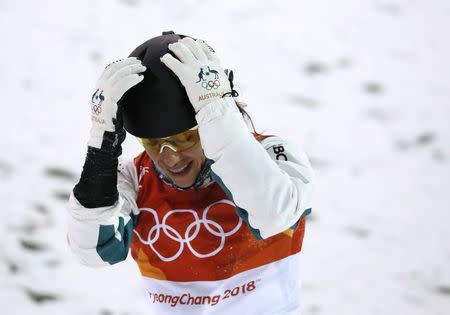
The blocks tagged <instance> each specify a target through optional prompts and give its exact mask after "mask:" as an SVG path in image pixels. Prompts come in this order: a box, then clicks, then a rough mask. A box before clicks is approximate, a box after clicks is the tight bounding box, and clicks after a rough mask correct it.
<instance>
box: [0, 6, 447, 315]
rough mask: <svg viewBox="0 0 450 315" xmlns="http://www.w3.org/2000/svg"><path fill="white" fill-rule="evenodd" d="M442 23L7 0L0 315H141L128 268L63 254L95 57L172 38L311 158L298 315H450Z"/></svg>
mask: <svg viewBox="0 0 450 315" xmlns="http://www.w3.org/2000/svg"><path fill="white" fill-rule="evenodd" d="M449 16H450V2H448V1H445V0H432V1H426V0H347V1H332V0H316V1H305V0H300V1H293V0H288V1H256V0H251V1H245V2H244V1H237V0H232V1H231V0H230V1H224V2H222V3H218V2H217V1H209V2H205V1H198V0H197V1H195V0H188V1H157V0H155V1H144V0H120V1H119V0H115V1H106V0H95V1H93V0H91V1H87V0H78V1H56V0H45V1H29V0H28V1H26V0H15V1H13V0H9V1H8V0H4V1H1V2H0V30H1V39H2V40H1V49H0V69H1V71H0V87H1V92H2V93H1V94H2V97H3V98H2V104H1V105H0V106H1V108H2V110H3V115H1V118H0V122H1V123H0V134H1V135H2V136H1V137H0V148H1V150H0V200H1V206H2V211H3V220H2V221H1V223H0V239H1V240H2V242H1V245H0V279H1V280H0V302H1V305H2V314H7V315H10V314H11V315H12V314H37V315H38V314H49V313H52V312H53V313H57V312H58V313H60V312H61V311H64V313H65V314H86V315H87V314H100V315H107V314H111V315H112V314H114V315H119V314H120V315H125V314H130V315H131V314H148V312H147V309H146V305H145V298H144V294H143V292H142V290H141V289H140V283H139V276H138V270H137V268H136V266H135V265H134V262H133V261H131V260H128V261H127V262H125V263H122V264H119V265H117V266H113V267H110V268H106V269H89V268H86V267H83V266H81V265H79V264H78V263H77V261H76V260H75V258H74V257H73V256H72V255H71V254H70V252H69V251H68V249H67V247H66V244H65V216H66V213H65V201H66V198H67V196H68V194H69V192H70V190H71V189H72V187H73V185H74V184H75V183H76V181H77V179H78V176H79V173H80V171H81V167H82V165H83V160H84V154H85V151H86V140H87V135H88V132H89V123H90V120H89V115H90V114H89V99H90V95H91V93H92V88H93V87H94V84H95V81H96V79H97V77H98V75H99V74H100V73H101V71H102V69H103V67H104V65H106V64H107V63H108V62H110V61H112V60H114V59H117V58H120V57H123V56H126V55H127V54H128V53H130V52H131V50H132V49H133V48H134V47H136V46H137V45H138V44H140V43H142V42H143V41H145V40H147V39H148V38H150V37H153V36H157V35H159V34H160V33H161V32H162V31H164V30H171V29H172V30H174V31H176V32H179V33H184V34H189V35H192V36H195V37H201V38H203V39H206V40H207V41H208V42H209V43H210V44H211V45H212V46H213V47H215V49H216V50H217V52H218V54H219V56H220V57H221V60H222V64H223V65H224V66H225V67H230V68H232V69H234V71H235V77H236V81H237V83H238V84H239V86H240V88H241V90H242V93H241V94H242V96H243V99H244V100H245V101H247V102H248V104H249V107H248V108H249V110H250V112H251V114H252V116H253V119H254V121H255V123H256V125H257V129H258V130H260V131H262V130H265V131H267V132H268V133H275V134H278V135H281V136H283V137H286V138H288V139H290V140H291V141H293V142H295V143H296V144H297V145H299V146H302V147H303V148H304V149H305V150H306V152H307V153H308V155H309V156H310V157H311V160H312V163H313V166H314V168H315V170H316V174H317V182H316V191H315V195H314V206H315V207H314V209H313V215H312V216H311V219H310V221H309V225H308V228H307V235H306V238H305V244H304V247H303V286H304V292H303V293H304V295H303V300H304V309H305V312H304V314H311V315H313V314H314V315H315V314H334V315H340V314H342V315H344V314H383V315H384V314H410V315H432V314H448V313H449V309H450V268H449V265H450V241H449V240H450V231H449V222H450V192H449V188H448V186H449V184H450V146H449V143H450V128H449V126H448V125H449V124H448V120H449V118H450V89H449V84H450V60H449V58H448V56H450V36H449V31H450V20H449V18H448V17H449ZM139 150H140V148H139V146H138V144H137V143H136V141H134V139H132V137H128V139H127V141H126V144H125V153H124V154H125V155H126V156H128V157H132V156H134V155H135V154H136V153H137V152H139Z"/></svg>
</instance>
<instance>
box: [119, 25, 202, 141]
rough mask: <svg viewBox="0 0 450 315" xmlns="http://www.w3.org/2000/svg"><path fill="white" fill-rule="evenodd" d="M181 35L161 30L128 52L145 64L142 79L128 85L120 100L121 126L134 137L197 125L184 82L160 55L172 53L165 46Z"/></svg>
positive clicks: (167, 133) (168, 133)
mask: <svg viewBox="0 0 450 315" xmlns="http://www.w3.org/2000/svg"><path fill="white" fill-rule="evenodd" d="M183 37H186V36H184V35H179V34H175V33H174V32H173V31H169V32H163V34H162V35H161V36H158V37H154V38H152V39H149V40H148V41H146V42H145V43H143V44H142V45H140V46H139V47H137V48H136V49H135V50H133V52H132V53H131V54H130V57H136V58H138V59H139V60H141V61H142V64H143V65H144V66H146V67H147V70H146V71H145V72H144V73H143V74H144V80H142V81H141V82H140V83H139V84H137V85H135V86H134V87H132V88H131V89H129V90H128V91H127V92H126V93H125V94H124V95H123V97H122V98H121V99H120V101H119V106H120V107H122V114H123V115H122V117H123V124H124V128H125V130H126V131H128V132H129V133H131V134H132V135H134V136H136V137H140V138H162V137H168V136H172V135H174V134H177V133H180V132H182V131H185V130H188V129H190V128H192V127H194V126H195V125H197V121H196V120H195V112H194V109H193V107H192V105H191V103H190V102H189V98H188V96H187V94H186V90H185V88H184V86H183V85H182V84H181V82H180V80H179V79H178V77H177V76H176V75H175V74H174V73H173V72H172V70H170V69H169V68H167V67H166V65H165V64H163V63H162V62H161V60H160V59H159V58H160V57H162V56H163V55H164V54H166V53H171V52H170V51H169V49H168V45H169V44H170V43H174V42H177V41H178V40H179V39H181V38H183ZM171 54H172V53H171ZM172 55H173V54H172ZM173 56H174V57H175V55H173Z"/></svg>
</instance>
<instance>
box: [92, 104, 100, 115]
mask: <svg viewBox="0 0 450 315" xmlns="http://www.w3.org/2000/svg"><path fill="white" fill-rule="evenodd" d="M92 112H93V113H94V114H96V115H100V114H101V113H102V106H101V105H95V104H92Z"/></svg>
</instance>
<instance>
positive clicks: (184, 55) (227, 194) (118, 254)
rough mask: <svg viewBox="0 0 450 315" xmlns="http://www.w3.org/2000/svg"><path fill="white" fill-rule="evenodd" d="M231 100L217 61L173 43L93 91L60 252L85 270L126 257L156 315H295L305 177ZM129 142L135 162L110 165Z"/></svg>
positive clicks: (117, 66) (173, 38)
mask: <svg viewBox="0 0 450 315" xmlns="http://www.w3.org/2000/svg"><path fill="white" fill-rule="evenodd" d="M236 96H237V92H236V91H235V90H234V88H233V77H232V72H229V71H225V70H223V68H222V66H221V65H220V62H219V59H218V57H217V55H216V53H215V52H214V50H213V49H212V48H211V47H210V46H208V45H207V44H206V43H205V42H204V41H202V40H198V39H197V40H195V39H193V38H191V37H188V36H183V35H178V34H175V33H173V32H164V33H163V35H161V36H158V37H155V38H152V39H150V40H148V41H146V42H145V43H143V44H142V45H140V46H139V47H137V48H136V49H135V50H134V51H133V52H132V53H131V55H130V57H128V58H126V59H123V60H119V61H117V62H114V63H112V64H110V65H108V66H107V67H106V68H105V70H104V72H103V74H102V75H101V76H100V79H99V80H98V83H97V86H96V89H95V92H94V94H93V96H92V100H91V102H92V116H91V117H92V128H91V132H90V138H89V140H88V150H87V156H86V160H85V164H84V167H83V171H82V173H81V177H80V180H79V182H78V184H77V185H76V186H75V187H74V189H73V192H72V194H71V196H70V200H69V225H68V243H69V246H70V248H71V250H72V251H73V252H74V253H75V255H76V256H77V257H78V258H79V260H80V261H81V263H83V264H85V265H88V266H108V265H111V264H115V263H118V262H120V261H123V260H125V259H126V257H127V254H128V252H129V250H130V249H131V255H132V257H133V259H134V260H135V261H136V263H137V264H138V266H139V269H140V272H141V274H142V280H143V286H144V289H145V292H146V299H147V300H148V302H149V305H150V309H151V311H152V312H153V313H154V314H238V313H241V312H245V313H246V314H299V312H300V302H301V295H300V275H299V271H300V270H299V269H300V266H299V259H300V256H299V255H300V250H301V247H302V241H303V235H304V229H305V216H306V215H308V214H309V213H310V211H311V191H312V179H313V171H312V169H311V166H310V163H309V161H308V158H307V157H306V155H305V153H304V152H302V151H300V150H298V149H297V150H295V149H294V148H293V147H292V146H291V145H289V144H288V143H286V141H284V140H283V139H282V138H280V137H278V136H270V135H261V134H258V133H256V132H255V131H254V129H253V131H252V130H251V129H250V127H248V124H247V123H246V120H247V119H248V118H247V116H246V115H245V111H244V110H243V109H242V106H241V105H240V103H239V102H237V101H236V100H235V97H236ZM126 131H127V132H128V133H130V134H131V135H133V136H135V137H137V138H138V139H139V141H140V142H141V143H142V145H143V148H144V151H143V152H142V153H141V154H139V155H138V156H137V157H135V158H134V159H133V160H131V161H125V160H121V161H120V162H119V156H120V155H121V152H122V150H121V143H122V142H123V140H124V139H125V134H126ZM112 283H113V282H112Z"/></svg>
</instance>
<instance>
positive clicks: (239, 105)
mask: <svg viewBox="0 0 450 315" xmlns="http://www.w3.org/2000/svg"><path fill="white" fill-rule="evenodd" d="M235 103H236V106H237V108H238V109H239V112H240V113H241V115H242V117H244V120H245V121H249V122H250V124H251V125H252V129H253V132H254V133H255V134H256V135H259V134H260V133H259V132H257V131H256V128H255V124H254V123H253V120H252V117H250V114H249V113H248V112H247V111H246V110H245V109H244V107H247V104H246V103H244V102H240V101H236V100H235Z"/></svg>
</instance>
